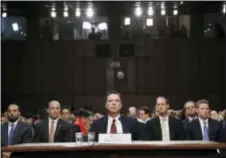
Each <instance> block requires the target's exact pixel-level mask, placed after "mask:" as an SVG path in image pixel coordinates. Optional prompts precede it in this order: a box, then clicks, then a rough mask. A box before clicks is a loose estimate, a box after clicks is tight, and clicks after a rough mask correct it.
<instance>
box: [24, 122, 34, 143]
mask: <svg viewBox="0 0 226 158" xmlns="http://www.w3.org/2000/svg"><path fill="white" fill-rule="evenodd" d="M26 126H27V127H26V130H25V133H24V136H23V140H22V143H31V142H32V140H33V134H32V127H31V126H30V125H26Z"/></svg>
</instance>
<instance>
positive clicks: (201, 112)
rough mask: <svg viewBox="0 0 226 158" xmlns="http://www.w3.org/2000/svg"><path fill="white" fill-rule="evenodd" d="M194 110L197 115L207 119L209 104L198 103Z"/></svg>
mask: <svg viewBox="0 0 226 158" xmlns="http://www.w3.org/2000/svg"><path fill="white" fill-rule="evenodd" d="M196 111H197V113H198V116H199V117H201V118H203V119H207V118H208V117H209V115H210V109H209V105H208V104H206V103H201V104H199V106H198V108H197V110H196Z"/></svg>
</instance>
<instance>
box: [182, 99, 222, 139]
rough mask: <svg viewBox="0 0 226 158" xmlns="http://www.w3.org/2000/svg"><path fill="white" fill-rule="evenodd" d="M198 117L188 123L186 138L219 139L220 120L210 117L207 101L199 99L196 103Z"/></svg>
mask: <svg viewBox="0 0 226 158" xmlns="http://www.w3.org/2000/svg"><path fill="white" fill-rule="evenodd" d="M196 111H197V114H198V119H195V120H193V121H191V122H190V123H188V125H187V128H186V137H187V140H205V141H219V132H220V128H221V126H220V122H219V121H216V120H213V119H211V118H210V109H209V102H208V101H207V100H204V99H203V100H199V101H198V102H197V103H196Z"/></svg>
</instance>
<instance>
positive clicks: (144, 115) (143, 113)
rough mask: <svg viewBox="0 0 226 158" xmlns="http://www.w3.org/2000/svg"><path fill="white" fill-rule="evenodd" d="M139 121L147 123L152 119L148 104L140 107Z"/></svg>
mask: <svg viewBox="0 0 226 158" xmlns="http://www.w3.org/2000/svg"><path fill="white" fill-rule="evenodd" d="M139 118H140V119H139V120H138V121H139V122H141V123H147V122H148V121H149V120H151V109H150V108H149V107H148V106H143V107H141V108H140V109H139Z"/></svg>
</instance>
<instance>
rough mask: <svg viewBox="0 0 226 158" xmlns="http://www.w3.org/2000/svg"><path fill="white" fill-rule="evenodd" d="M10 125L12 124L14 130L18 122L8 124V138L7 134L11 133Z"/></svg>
mask: <svg viewBox="0 0 226 158" xmlns="http://www.w3.org/2000/svg"><path fill="white" fill-rule="evenodd" d="M12 124H14V130H15V129H16V126H17V124H18V120H17V121H15V122H8V136H9V133H10V131H11V128H12Z"/></svg>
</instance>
